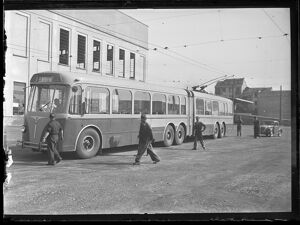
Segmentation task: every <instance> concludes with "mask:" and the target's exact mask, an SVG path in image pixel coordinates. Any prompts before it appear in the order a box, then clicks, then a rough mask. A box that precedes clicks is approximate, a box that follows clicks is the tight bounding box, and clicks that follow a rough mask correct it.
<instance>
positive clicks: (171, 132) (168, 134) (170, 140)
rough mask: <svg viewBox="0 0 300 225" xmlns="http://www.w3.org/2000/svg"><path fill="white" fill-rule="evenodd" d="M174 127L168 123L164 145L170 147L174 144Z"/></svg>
mask: <svg viewBox="0 0 300 225" xmlns="http://www.w3.org/2000/svg"><path fill="white" fill-rule="evenodd" d="M174 136H175V135H174V129H173V127H172V126H171V125H168V126H167V127H166V130H165V134H164V145H165V146H166V147H169V146H171V145H172V144H173V141H174Z"/></svg>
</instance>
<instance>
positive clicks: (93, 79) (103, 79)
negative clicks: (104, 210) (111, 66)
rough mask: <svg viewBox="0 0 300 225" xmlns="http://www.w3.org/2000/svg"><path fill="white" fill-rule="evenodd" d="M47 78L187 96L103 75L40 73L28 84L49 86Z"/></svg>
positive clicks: (182, 91)
mask: <svg viewBox="0 0 300 225" xmlns="http://www.w3.org/2000/svg"><path fill="white" fill-rule="evenodd" d="M38 77H43V78H45V79H38ZM49 77H53V78H54V79H53V80H52V82H53V83H56V84H57V83H61V84H68V85H71V86H72V85H75V84H91V85H95V84H96V85H103V86H111V87H121V88H128V87H130V88H134V89H136V90H144V91H155V92H161V93H171V94H179V95H187V93H188V92H189V91H188V90H185V89H183V88H176V87H167V86H162V85H157V84H151V83H145V82H143V81H134V80H127V79H122V78H116V77H113V76H109V75H107V76H103V75H100V74H99V75H93V74H84V73H76V72H53V71H49V72H41V73H36V74H34V75H33V76H32V78H31V80H30V82H31V84H37V83H43V84H45V83H47V84H49V82H50V80H51V79H49ZM46 78H48V79H46ZM192 92H193V93H194V95H195V96H196V97H201V98H206V99H215V100H220V101H228V102H232V101H231V100H230V99H228V98H224V97H221V96H216V95H213V94H206V93H200V92H196V91H192Z"/></svg>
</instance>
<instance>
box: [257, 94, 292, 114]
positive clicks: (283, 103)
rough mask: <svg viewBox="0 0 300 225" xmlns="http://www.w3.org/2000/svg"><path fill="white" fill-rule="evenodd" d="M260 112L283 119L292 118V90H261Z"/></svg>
mask: <svg viewBox="0 0 300 225" xmlns="http://www.w3.org/2000/svg"><path fill="white" fill-rule="evenodd" d="M257 108H258V114H259V115H261V116H266V117H273V118H278V119H280V118H281V119H282V120H290V119H291V91H269V92H261V93H259V95H258V98H257Z"/></svg>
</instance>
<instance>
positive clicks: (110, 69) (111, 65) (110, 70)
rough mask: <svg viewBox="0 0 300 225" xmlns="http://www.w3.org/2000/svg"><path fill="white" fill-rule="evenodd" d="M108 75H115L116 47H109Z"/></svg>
mask: <svg viewBox="0 0 300 225" xmlns="http://www.w3.org/2000/svg"><path fill="white" fill-rule="evenodd" d="M106 60H107V74H109V75H113V73H114V70H113V69H114V46H112V45H107V58H106Z"/></svg>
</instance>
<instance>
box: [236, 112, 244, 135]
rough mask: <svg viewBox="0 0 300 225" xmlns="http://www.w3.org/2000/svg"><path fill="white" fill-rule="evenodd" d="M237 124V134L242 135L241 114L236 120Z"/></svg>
mask: <svg viewBox="0 0 300 225" xmlns="http://www.w3.org/2000/svg"><path fill="white" fill-rule="evenodd" d="M236 124H237V127H236V129H237V136H242V124H243V120H242V119H241V117H240V116H239V117H238V119H237V121H236Z"/></svg>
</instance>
